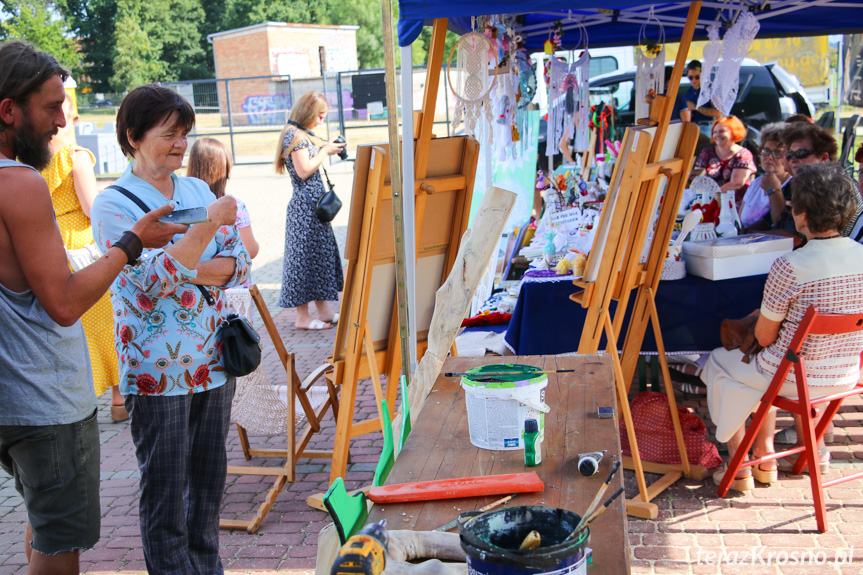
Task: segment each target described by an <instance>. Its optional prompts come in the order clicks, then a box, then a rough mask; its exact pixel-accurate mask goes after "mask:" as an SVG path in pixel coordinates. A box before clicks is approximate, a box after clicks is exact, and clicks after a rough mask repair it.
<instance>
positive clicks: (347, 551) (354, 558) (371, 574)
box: [330, 519, 389, 575]
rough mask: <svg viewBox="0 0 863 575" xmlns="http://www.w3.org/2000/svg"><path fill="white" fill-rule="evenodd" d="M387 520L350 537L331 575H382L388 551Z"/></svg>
mask: <svg viewBox="0 0 863 575" xmlns="http://www.w3.org/2000/svg"><path fill="white" fill-rule="evenodd" d="M386 524H387V520H386V519H384V520H382V521H381V522H380V523H372V524H371V525H366V526H365V527H363V528H362V529H360V532H359V533H357V534H356V535H354V536H352V537H350V538H349V539H348V540H347V541H346V542H345V544H344V545H342V548H341V550H340V551H339V556H338V557H337V558H336V562H335V563H333V568H332V570H330V575H352V574H355V573H360V574H361V575H380V574H381V573H383V570H384V566H385V564H386V559H385V558H384V554H385V553H386V550H387V541H388V540H389V536H388V535H387V528H386Z"/></svg>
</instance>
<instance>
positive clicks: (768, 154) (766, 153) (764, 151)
mask: <svg viewBox="0 0 863 575" xmlns="http://www.w3.org/2000/svg"><path fill="white" fill-rule="evenodd" d="M758 152H759V153H760V154H761V155H762V156H763V157H765V158H776V159H777V160H778V159H779V158H781V157H782V154H784V153H785V152H784V151H783V150H771V149H770V148H761V149H760V150H758Z"/></svg>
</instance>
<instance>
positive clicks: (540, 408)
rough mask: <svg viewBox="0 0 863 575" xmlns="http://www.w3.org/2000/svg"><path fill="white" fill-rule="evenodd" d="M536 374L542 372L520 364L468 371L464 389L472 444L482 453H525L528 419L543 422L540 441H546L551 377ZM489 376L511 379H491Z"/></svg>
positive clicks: (462, 384) (484, 367) (477, 368)
mask: <svg viewBox="0 0 863 575" xmlns="http://www.w3.org/2000/svg"><path fill="white" fill-rule="evenodd" d="M536 371H541V370H540V368H538V367H533V366H530V365H518V364H495V365H484V366H482V367H476V368H473V369H471V370H468V372H467V374H468V375H465V376H463V377H462V379H461V386H462V388H463V389H464V399H465V405H466V406H467V421H468V428H469V429H470V442H471V443H472V444H474V445H475V446H477V447H479V448H481V449H492V450H514V449H523V448H524V422H525V420H526V419H536V420H537V421H538V422H539V440H540V441H543V440H544V439H545V414H546V413H548V412H549V407H548V406H547V405H546V404H545V388H546V386H547V385H548V376H547V375H545V374H544V373H540V374H537V375H530V374H531V373H532V372H536ZM508 372H511V373H512V375H509V374H508ZM488 373H497V374H500V373H507V375H495V376H488V375H486V374H488Z"/></svg>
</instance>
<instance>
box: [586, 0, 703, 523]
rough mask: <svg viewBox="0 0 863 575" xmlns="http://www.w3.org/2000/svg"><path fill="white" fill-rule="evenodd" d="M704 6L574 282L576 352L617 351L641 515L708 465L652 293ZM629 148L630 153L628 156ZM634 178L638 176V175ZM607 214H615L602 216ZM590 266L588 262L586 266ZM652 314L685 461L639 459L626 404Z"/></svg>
mask: <svg viewBox="0 0 863 575" xmlns="http://www.w3.org/2000/svg"><path fill="white" fill-rule="evenodd" d="M699 10H700V3H699V2H694V3H693V4H692V5H691V7H690V11H689V15H688V17H687V22H686V27H685V29H684V33H683V37H682V39H681V44H680V49H679V51H678V56H677V61H676V63H675V68H674V72H673V73H672V78H671V81H670V82H669V86H668V88H667V96H657V97H656V99H655V101H654V103H653V106H652V108H651V117H650V118H647V119H644V120H639V121H638V123H639V124H642V125H645V126H655V127H656V128H655V135H654V137H653V138H652V141H651V144H652V145H650V146H649V150H650V152H649V153H648V154H646V155H643V154H642V153H641V149H642V147H643V143H640V142H637V141H636V137H635V136H634V134H635V133H637V132H639V131H640V132H641V133H642V134H643V135H645V136H646V135H647V133H646V131H644V130H640V129H638V128H636V129H631V130H627V134H626V136H625V138H624V143H623V147H622V148H621V158H619V160H618V161H619V163H618V165H617V166H616V167H615V174H614V176H613V184H612V186H614V181H615V179H616V178H617V172H618V171H619V170H620V169H621V167H620V163H624V164H625V166H624V167H623V168H622V169H623V176H622V177H621V179H620V181H619V182H618V185H619V186H620V188H619V191H618V197H617V198H616V206H615V205H612V208H613V209H614V211H613V212H611V213H612V215H611V216H607V214H606V212H607V211H608V210H604V211H603V216H602V218H603V221H601V223H600V229H602V228H603V226H604V225H609V224H610V226H611V227H610V231H609V233H608V236H607V240H606V243H605V244H604V249H603V250H601V251H600V252H599V253H596V254H595V253H594V252H593V251H592V252H591V258H593V257H594V256H596V257H601V258H602V260H601V265H600V266H599V270H598V274H597V276H596V278H595V280H594V281H589V282H588V281H576V282H574V283H575V285H576V286H578V287H581V288H582V289H583V290H584V291H582V292H580V293H577V294H574V295H573V296H572V299H573V300H575V301H578V302H579V303H581V304H582V305H583V306H584V307H586V308H588V315H587V319H586V321H585V324H584V330H583V332H582V337H581V341H580V343H579V349H578V352H579V353H580V354H583V353H596V351H597V350H598V348H599V343H600V338H601V337H602V335H603V334H604V335H605V336H606V341H607V344H606V350H607V352H608V353H610V354H612V356H613V358H614V368H615V379H616V383H617V388H618V400H619V405H620V410H621V413H622V414H623V417H624V423H625V425H626V430H627V435H628V436H629V441H630V445H631V448H632V457H631V458H625V459H624V463H625V465H626V466H627V468H629V469H633V470H634V471H635V473H636V479H637V481H638V488H639V495H638V497H637V498H635V499H630V500H628V501H627V512H628V513H629V514H630V515H634V516H637V517H644V518H654V517H656V515H657V514H658V507H657V506H656V505H655V504H653V503H651V502H650V501H651V500H652V499H653V498H654V497H655V496H656V495H658V494H659V493H661V492H662V491H663V490H664V489H666V488H667V487H669V486H670V485H672V484H673V483H674V482H675V481H677V480H678V479H679V478H680V477H682V476H684V475H685V476H687V477H697V478H703V477H704V476H706V473H707V470H706V469H704V468H703V467H696V466H691V465H690V464H689V461H688V458H687V455H686V449H685V445H684V442H683V434H682V431H681V428H680V421H679V418H678V414H677V403H676V401H675V399H674V390H673V388H672V386H671V380H670V377H669V374H668V363H667V360H666V357H665V348H664V344H663V341H662V333H661V330H660V326H659V319H658V315H657V311H656V303H655V293H656V289H657V288H658V283H659V279H660V276H661V274H662V266H663V265H664V262H665V254H666V249H667V246H668V243H669V241H670V239H671V232H672V230H673V226H674V221H675V217H676V214H677V209H678V206H679V204H680V199H681V197H682V194H683V188H684V186H685V184H686V179H687V176H688V174H689V171H690V168H691V164H692V160H693V154H694V151H695V144H696V142H697V139H698V127H697V126H695V125H693V124H684V125H682V126H680V134H679V138H677V139H675V141H670V142H668V143H667V142H666V135H667V131H668V124H669V121H670V116H671V109H672V102H674V99H675V96H676V93H677V88H678V86H679V83H680V76H681V73H682V69H683V65H684V63H685V57H686V54H687V52H688V50H689V43H690V41H691V39H692V33H693V31H694V27H695V22H696V20H697V16H698V12H699ZM652 131H653V130H652ZM638 139H640V138H638ZM630 146H631V151H630V148H629V147H630ZM671 146H674V150H673V153H672V152H671V151H670V150H669V149H668V148H670V147H671ZM624 153H626V154H625V155H626V157H625V159H624ZM634 174H635V175H634ZM631 178H634V179H635V180H636V181H634V182H633V181H632V180H631ZM663 179H664V180H665V182H666V187H665V191H664V196H662V195H661V194H659V187H660V184H661V180H663ZM661 197H662V198H664V199H662V203H661V208H660V211H659V214H658V215H657V217H656V220H655V222H654V219H653V216H654V214H655V213H656V208H657V203H658V202H659V201H660V198H661ZM607 217H608V218H610V219H611V221H605V220H606V219H607ZM619 226H622V227H619ZM630 230H631V231H630ZM651 231H652V232H653V238H652V240H651V242H650V246H649V250H648V252H647V260H646V262H645V263H644V264H642V263H640V259H641V256H642V253H643V251H644V250H643V248H644V246H645V241H646V239H647V238H648V237H649V234H650V233H651ZM590 267H591V266H590V261H589V262H588V266H587V269H590ZM635 289H637V290H638V299H637V300H636V301H637V303H636V310H637V313H638V314H639V315H638V316H637V317H638V321H636V320H635V318H636V315H635V313H634V314H633V316H632V317H633V319H632V320H631V321H630V324H629V331H628V335H627V339H626V344H625V345H624V348H623V354H622V357H621V356H618V351H617V350H618V348H617V344H618V340H619V334H620V329H621V326H622V323H623V318H624V315H625V313H626V308H627V305H628V303H629V295H630V293H631V292H632V291H633V290H635ZM612 299H615V300H616V301H617V309H616V313H615V317H614V320H613V321H612V319H611V315H610V312H609V305H610V303H611V300H612ZM648 321H650V322H651V324H652V325H653V330H654V335H655V338H656V342H657V347H658V352H659V362H660V365H661V369H662V373H663V379H664V380H665V390H666V395H667V397H668V401H669V406H670V409H671V416H672V422H673V425H674V431H675V437H676V439H677V445H678V449H679V452H680V458H681V463H680V464H677V465H666V464H656V463H649V462H647V463H645V462H642V461H641V456H640V453H639V451H638V445H637V441H636V437H635V430H634V426H633V423H632V415H631V413H630V409H629V400H628V391H629V387H630V384H631V382H632V377H633V375H634V372H635V366H636V363H637V361H638V355H639V353H640V351H641V343H642V341H643V337H644V332H645V330H646V328H647V322H648ZM645 471H648V472H650V473H660V474H662V475H663V476H662V477H661V478H660V479H659V480H657V481H656V482H654V483H653V484H652V485H650V486H648V485H647V483H646V481H645V479H644V472H645Z"/></svg>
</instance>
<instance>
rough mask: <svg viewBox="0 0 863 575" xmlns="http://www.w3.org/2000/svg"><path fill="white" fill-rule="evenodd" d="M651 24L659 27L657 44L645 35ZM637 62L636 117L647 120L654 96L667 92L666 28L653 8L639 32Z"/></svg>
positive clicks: (636, 51)
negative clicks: (655, 14)
mask: <svg viewBox="0 0 863 575" xmlns="http://www.w3.org/2000/svg"><path fill="white" fill-rule="evenodd" d="M649 24H655V25H656V26H658V27H659V39H658V40H657V41H656V43H653V42H651V41H649V40H648V39H647V36H646V34H645V32H646V31H647V26H648V25H649ZM635 62H636V69H635V117H636V118H647V117H648V116H650V102H652V101H653V98H654V96H656V95H657V94H663V93H664V92H665V28H663V27H662V22H660V21H659V20H657V19H656V16H654V14H653V6H651V7H650V12H648V14H647V20H645V21H644V23H643V24H642V25H641V30H639V32H638V47H637V48H636V50H635Z"/></svg>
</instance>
